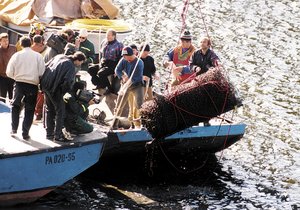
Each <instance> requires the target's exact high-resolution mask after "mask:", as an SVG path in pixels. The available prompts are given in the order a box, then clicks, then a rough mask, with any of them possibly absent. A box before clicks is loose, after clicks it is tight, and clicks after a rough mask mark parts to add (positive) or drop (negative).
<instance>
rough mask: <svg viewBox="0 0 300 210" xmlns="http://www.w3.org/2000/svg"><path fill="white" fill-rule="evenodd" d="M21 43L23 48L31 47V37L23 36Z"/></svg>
mask: <svg viewBox="0 0 300 210" xmlns="http://www.w3.org/2000/svg"><path fill="white" fill-rule="evenodd" d="M20 43H21V46H22V47H23V48H25V47H31V39H30V38H29V37H28V36H22V37H21V39H20Z"/></svg>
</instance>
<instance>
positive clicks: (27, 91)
mask: <svg viewBox="0 0 300 210" xmlns="http://www.w3.org/2000/svg"><path fill="white" fill-rule="evenodd" d="M20 42H21V46H22V47H23V49H22V50H21V51H19V52H17V53H15V54H14V55H13V56H12V57H11V59H10V60H9V62H8V65H7V70H6V74H7V76H8V77H10V78H12V79H14V80H15V81H16V83H15V89H14V96H13V102H12V111H11V116H12V123H11V126H12V131H11V134H16V133H17V130H18V127H19V118H20V112H21V106H22V103H24V105H25V115H24V120H23V125H22V136H23V139H24V140H28V139H29V138H30V136H29V130H30V127H31V125H32V121H33V116H34V109H35V104H36V98H37V93H38V84H39V83H40V77H41V76H42V75H43V73H44V71H45V63H44V60H43V56H42V55H41V54H39V53H37V52H35V51H33V50H32V49H31V48H30V47H31V40H30V38H29V37H26V36H24V37H22V38H21V39H20Z"/></svg>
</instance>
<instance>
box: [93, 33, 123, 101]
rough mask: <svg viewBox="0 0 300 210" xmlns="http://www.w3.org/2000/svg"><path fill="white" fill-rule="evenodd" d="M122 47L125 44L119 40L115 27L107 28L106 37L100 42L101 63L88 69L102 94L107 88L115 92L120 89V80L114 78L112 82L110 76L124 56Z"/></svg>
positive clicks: (94, 83)
mask: <svg viewBox="0 0 300 210" xmlns="http://www.w3.org/2000/svg"><path fill="white" fill-rule="evenodd" d="M122 49H123V44H122V43H121V42H119V41H118V40H117V32H116V31H115V30H113V29H109V30H107V32H106V39H104V40H103V41H102V42H101V44H100V52H99V65H97V66H93V67H92V68H90V69H89V71H88V73H89V74H90V75H91V77H92V78H91V81H92V83H93V85H95V86H96V88H97V89H98V92H99V94H101V95H103V94H104V93H106V91H107V89H108V90H109V91H110V92H112V93H115V94H117V92H118V91H119V88H120V87H119V84H120V80H119V79H118V78H113V79H112V80H113V81H112V82H110V80H109V77H110V76H112V75H114V71H115V68H116V66H117V64H118V62H119V60H120V59H121V57H122V55H121V53H122Z"/></svg>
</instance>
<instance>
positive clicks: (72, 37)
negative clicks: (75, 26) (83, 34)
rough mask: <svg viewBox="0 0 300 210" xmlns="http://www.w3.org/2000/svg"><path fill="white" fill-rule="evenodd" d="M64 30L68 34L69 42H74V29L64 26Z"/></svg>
mask: <svg viewBox="0 0 300 210" xmlns="http://www.w3.org/2000/svg"><path fill="white" fill-rule="evenodd" d="M62 32H63V33H66V34H68V42H71V43H73V42H74V41H75V37H74V36H75V33H74V31H73V30H72V29H70V28H64V29H63V30H62Z"/></svg>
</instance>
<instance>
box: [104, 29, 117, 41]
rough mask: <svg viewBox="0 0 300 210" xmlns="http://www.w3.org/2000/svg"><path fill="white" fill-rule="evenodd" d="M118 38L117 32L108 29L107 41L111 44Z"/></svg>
mask: <svg viewBox="0 0 300 210" xmlns="http://www.w3.org/2000/svg"><path fill="white" fill-rule="evenodd" d="M116 38H117V32H116V31H115V30H114V29H108V30H107V32H106V39H107V41H109V42H112V41H114V40H115V39H116Z"/></svg>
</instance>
